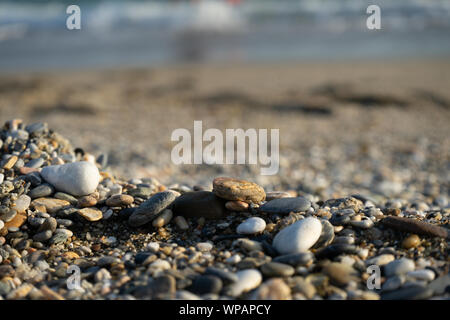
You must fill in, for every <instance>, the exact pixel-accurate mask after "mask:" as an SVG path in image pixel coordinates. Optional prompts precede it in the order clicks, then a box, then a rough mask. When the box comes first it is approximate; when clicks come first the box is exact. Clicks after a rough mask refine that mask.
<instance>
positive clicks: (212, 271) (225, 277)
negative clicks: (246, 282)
mask: <svg viewBox="0 0 450 320" xmlns="http://www.w3.org/2000/svg"><path fill="white" fill-rule="evenodd" d="M204 274H205V275H212V276H216V277H219V278H220V279H222V281H223V282H225V283H227V284H228V283H233V282H236V281H238V277H237V275H236V274H234V273H231V272H228V271H225V270H222V269H218V268H214V267H208V268H206V270H205V273H204Z"/></svg>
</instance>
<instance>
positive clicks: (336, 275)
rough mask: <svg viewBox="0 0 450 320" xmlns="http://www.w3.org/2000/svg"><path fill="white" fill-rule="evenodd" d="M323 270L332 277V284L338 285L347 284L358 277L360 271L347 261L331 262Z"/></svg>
mask: <svg viewBox="0 0 450 320" xmlns="http://www.w3.org/2000/svg"><path fill="white" fill-rule="evenodd" d="M323 272H324V273H325V274H326V275H327V276H328V277H330V281H331V283H332V284H334V285H337V286H340V287H342V286H345V285H347V284H348V283H349V282H350V281H352V280H354V281H356V280H357V279H358V273H357V272H356V270H355V269H353V268H352V267H351V266H349V265H348V264H345V263H337V262H331V263H330V264H328V265H326V266H325V268H324V269H323Z"/></svg>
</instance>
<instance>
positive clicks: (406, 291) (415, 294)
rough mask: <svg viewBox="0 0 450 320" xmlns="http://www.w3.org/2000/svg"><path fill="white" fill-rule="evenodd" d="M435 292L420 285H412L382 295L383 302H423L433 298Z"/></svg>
mask: <svg viewBox="0 0 450 320" xmlns="http://www.w3.org/2000/svg"><path fill="white" fill-rule="evenodd" d="M432 295H433V290H432V289H430V288H427V287H423V286H420V285H411V286H408V287H404V288H401V289H399V290H395V291H389V292H386V293H383V294H382V295H381V300H423V299H428V298H430V297H432Z"/></svg>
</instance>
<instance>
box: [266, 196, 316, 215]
mask: <svg viewBox="0 0 450 320" xmlns="http://www.w3.org/2000/svg"><path fill="white" fill-rule="evenodd" d="M309 208H311V202H310V201H309V200H308V199H306V198H303V197H295V198H280V199H274V200H272V201H269V202H266V203H265V204H263V205H262V206H261V207H260V210H261V211H262V212H267V213H278V214H288V213H290V212H304V211H306V210H308V209H309Z"/></svg>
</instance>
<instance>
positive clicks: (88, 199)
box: [77, 196, 97, 208]
mask: <svg viewBox="0 0 450 320" xmlns="http://www.w3.org/2000/svg"><path fill="white" fill-rule="evenodd" d="M96 204H97V199H96V198H94V197H93V196H84V197H81V198H79V199H78V203H77V205H78V208H88V207H93V206H95V205H96Z"/></svg>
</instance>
